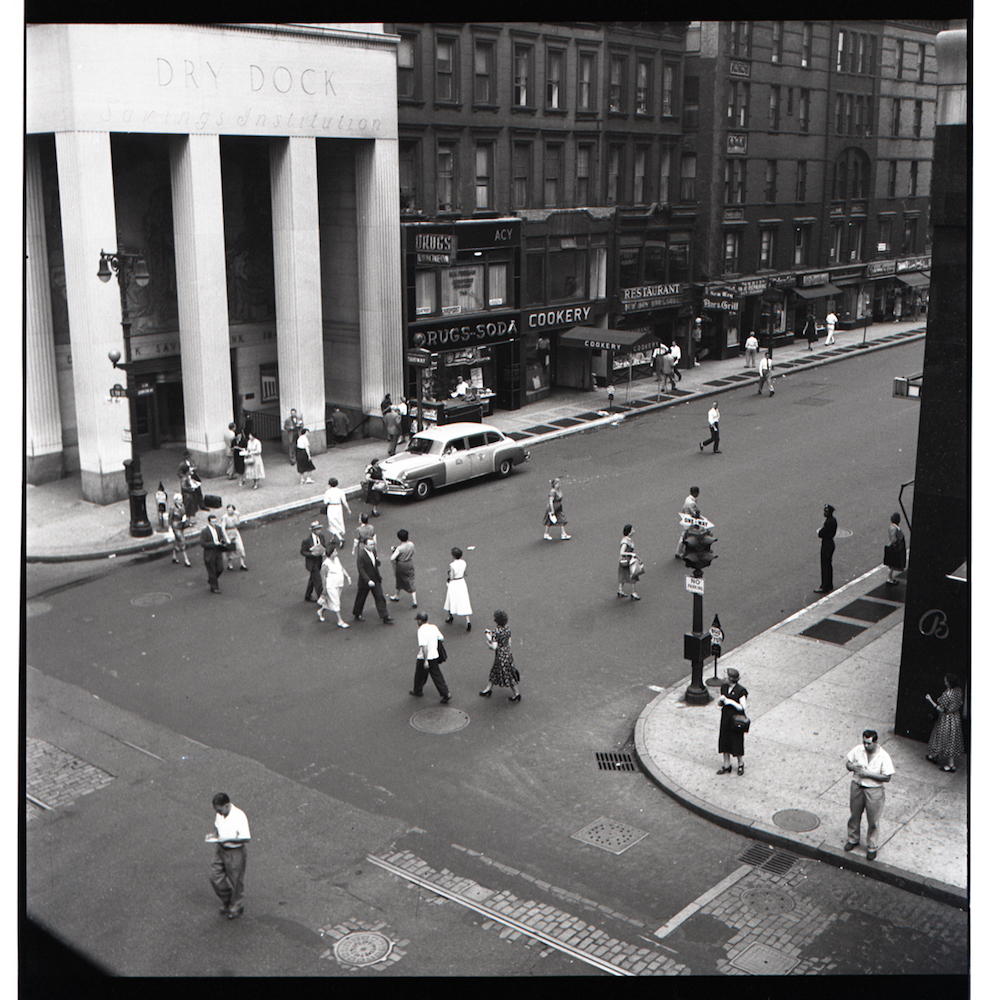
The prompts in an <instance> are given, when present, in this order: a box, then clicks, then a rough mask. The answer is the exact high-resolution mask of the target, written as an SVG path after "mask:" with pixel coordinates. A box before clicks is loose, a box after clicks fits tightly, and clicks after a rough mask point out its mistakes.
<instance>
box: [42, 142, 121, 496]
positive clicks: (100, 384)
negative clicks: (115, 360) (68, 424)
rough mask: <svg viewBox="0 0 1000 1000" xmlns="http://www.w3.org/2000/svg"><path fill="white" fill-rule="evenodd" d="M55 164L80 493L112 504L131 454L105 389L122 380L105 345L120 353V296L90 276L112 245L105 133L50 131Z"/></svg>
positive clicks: (114, 244) (113, 228) (115, 287)
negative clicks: (78, 452) (64, 273)
mask: <svg viewBox="0 0 1000 1000" xmlns="http://www.w3.org/2000/svg"><path fill="white" fill-rule="evenodd" d="M56 164H57V167H58V173H59V208H60V218H61V219H62V234H63V256H64V262H65V267H66V303H67V306H68V310H69V335H70V349H71V352H72V364H73V398H74V404H75V407H76V422H77V431H78V435H79V445H80V485H81V488H82V492H83V496H84V499H86V500H90V501H93V502H95V503H102V504H106V503H113V502H115V501H116V500H122V499H124V498H125V497H126V496H127V495H128V486H127V484H126V482H125V467H124V465H123V463H124V461H125V460H126V459H128V458H131V457H132V446H131V445H130V444H129V442H128V441H127V440H125V438H126V436H127V435H125V434H124V433H123V432H124V431H126V430H127V429H129V428H130V418H129V406H128V401H127V400H125V399H122V400H120V401H117V402H112V401H111V397H110V393H109V390H110V388H111V386H113V385H115V384H116V383H120V384H121V385H125V382H126V380H125V373H124V372H123V371H120V370H115V369H112V367H111V362H110V361H109V360H108V352H109V351H112V350H115V351H118V352H120V353H121V355H122V357H124V356H125V344H124V341H123V338H122V325H121V324H122V311H121V296H120V292H119V288H118V282H117V281H116V280H115V278H112V279H111V280H110V281H109V282H107V283H104V282H101V281H99V280H98V278H97V267H98V264H99V263H100V254H101V251H102V250H104V251H106V252H107V253H113V252H114V251H116V250H117V249H118V235H117V228H116V224H115V192H114V183H113V179H112V170H111V136H110V135H109V133H107V132H57V133H56ZM123 249H125V248H123Z"/></svg>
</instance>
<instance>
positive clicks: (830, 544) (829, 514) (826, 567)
mask: <svg viewBox="0 0 1000 1000" xmlns="http://www.w3.org/2000/svg"><path fill="white" fill-rule="evenodd" d="M833 510H834V508H833V507H831V506H830V504H827V505H826V506H825V507H824V508H823V517H824V521H823V527H822V528H820V529H818V530H817V532H816V534H817V535H818V536H819V539H820V543H819V572H820V577H821V582H820V585H819V586H818V587H817V588H816V589H815V590H814V591H813V593H814V594H829V593H830V591H831V590H833V550H834V549H835V548H836V547H837V545H836V543H835V542H834V538H836V537H837V519H836V518H835V517H834V516H833Z"/></svg>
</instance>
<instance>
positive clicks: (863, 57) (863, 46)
mask: <svg viewBox="0 0 1000 1000" xmlns="http://www.w3.org/2000/svg"><path fill="white" fill-rule="evenodd" d="M868 39H869V36H868V35H864V34H861V35H858V72H859V73H865V74H867V73H868V52H869V46H868Z"/></svg>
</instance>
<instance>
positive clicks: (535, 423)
mask: <svg viewBox="0 0 1000 1000" xmlns="http://www.w3.org/2000/svg"><path fill="white" fill-rule="evenodd" d="M925 330H926V323H925V321H924V320H920V321H910V322H903V323H878V324H874V325H872V326H869V327H868V328H867V331H865V330H861V329H859V330H843V331H840V330H838V331H837V343H836V345H835V346H832V347H824V346H823V344H822V342H821V341H818V342H817V343H816V344H815V346H814V349H813V350H812V351H809V350H808V349H807V344H806V342H805V341H796V342H795V343H794V344H790V345H788V346H787V347H779V348H776V349H775V351H774V373H775V381H776V385H777V388H778V391H779V392H780V391H781V377H782V376H783V375H788V374H791V373H792V372H794V371H795V370H799V369H809V368H812V367H815V366H817V365H823V364H829V363H831V362H834V361H838V360H840V359H841V358H844V357H850V356H852V355H855V354H858V353H861V352H862V351H863V350H865V349H869V350H879V349H882V348H886V347H891V346H893V345H896V344H899V343H902V342H905V341H907V340H915V339H920V338H922V337H923V335H924V332H925ZM862 340H864V342H865V345H866V347H865V348H862V346H861V344H862ZM899 374H900V375H908V374H911V373H910V372H900V373H899ZM754 377H755V376H754V374H752V373H751V372H750V371H749V370H748V369H747V368H745V367H744V359H743V356H742V355H740V356H738V357H735V358H728V359H727V360H725V361H703V362H701V364H700V365H698V366H697V367H694V368H690V369H686V370H683V371H682V379H681V381H680V382H678V384H677V389H676V391H669V392H666V393H661V394H660V396H659V398H657V392H656V379H655V378H646V379H638V380H636V381H634V382H633V383H632V385H631V386H627V385H624V384H623V385H618V386H616V393H615V397H616V400H615V405H614V406H613V407H611V408H610V409H609V408H608V406H607V395H606V393H605V392H604V390H603V389H601V390H598V391H597V392H585V391H581V390H574V389H561V388H558V387H557V388H555V389H553V392H552V395H551V396H549V397H548V398H547V399H544V400H541V401H540V402H538V403H535V404H532V405H531V406H526V407H524V408H522V409H520V410H512V411H503V410H501V411H498V412H496V413H494V415H493V416H492V417H488V418H487V423H489V424H491V425H492V426H494V427H497V428H498V429H500V430H502V431H503V432H504V433H506V434H509V435H511V436H512V437H514V438H517V439H518V440H521V441H523V443H524V444H525V446H526V447H528V448H530V447H532V446H533V445H535V444H539V443H541V442H543V441H548V440H552V439H554V438H558V437H564V436H566V435H568V434H575V433H579V432H580V431H584V430H589V429H592V428H594V427H597V426H601V425H602V424H610V423H614V422H616V421H619V420H622V419H627V418H628V417H631V416H636V415H638V414H641V413H648V412H649V411H650V410H654V409H657V408H660V407H666V406H677V405H681V404H683V403H687V402H691V401H692V400H695V399H699V398H702V397H705V396H717V395H719V394H720V393H724V392H726V391H727V390H729V389H734V388H737V387H739V386H740V385H746V384H747V383H748V382H749V381H751V380H752V379H753V378H754ZM888 389H889V387H887V391H888ZM183 450H184V446H183V445H181V444H176V445H168V446H164V447H163V448H161V449H159V450H157V451H151V452H147V453H145V454H144V455H143V456H142V478H143V483H144V484H145V488H146V492H147V494H148V496H147V500H146V510H147V513H148V515H149V519H150V523H151V524H152V525H153V527H154V529H155V528H156V526H157V525H156V521H157V517H156V500H155V493H156V489H157V486H158V484H159V483H160V482H162V483H163V485H164V487H165V489H166V491H167V494H168V497H172V496H173V494H174V493H175V492H176V491H177V466H178V465H179V464H180V461H181V454H182V452H183ZM385 452H386V445H385V442H384V441H381V440H379V439H377V438H367V439H365V440H363V441H351V442H348V443H347V444H346V445H338V446H337V447H335V448H331V449H330V450H329V451H327V452H325V453H324V454H321V455H317V456H315V463H316V471H315V472H314V473H313V478H314V479H315V480H316V483H315V485H313V486H308V485H307V486H303V485H300V484H299V477H298V473H297V472H296V471H295V469H294V467H293V466H292V465H291V464H290V463H289V461H288V456H287V454H286V453H285V452H284V451H283V450H282V448H281V447H280V446H279V444H278V443H277V442H265V443H264V467H265V471H266V478H265V479H264V480H263V484H262V485H261V487H260V488H259V489H257V490H253V489H251V488H250V487H249V486H245V487H243V488H242V489H241V488H240V487H239V486H238V485H237V483H236V481H235V480H232V481H230V480H227V479H226V478H225V476H222V477H219V478H215V479H206V480H205V482H204V484H203V491H204V492H205V493H216V494H219V495H220V496H221V497H222V502H223V505H225V504H227V503H235V504H236V507H237V509H238V510H239V512H240V514H241V515H242V517H243V519H244V520H257V519H263V520H266V519H268V518H272V517H281V516H284V515H287V514H290V513H294V512H296V511H305V510H309V509H310V508H314V509H315V511H316V512H317V514H318V513H319V505H320V500H321V498H322V496H323V493H324V491H325V490H326V482H327V480H328V479H329V478H330V477H331V476H336V477H337V478H338V479H339V480H340V484H341V486H343V487H345V488H346V489H347V491H348V496H349V497H350V498H351V499H354V498H355V497H357V496H358V492H359V489H358V485H357V484H359V483H360V482H361V479H362V477H363V475H364V472H365V469H367V467H368V464H369V462H370V461H371V459H372V457H373V456H376V455H378V456H381V455H384V454H385ZM352 484H353V485H352ZM24 503H25V514H26V536H25V551H26V553H27V556H26V559H27V562H71V561H75V560H81V559H106V558H108V557H111V556H127V555H133V554H139V553H142V552H150V551H156V550H158V549H165V548H167V546H168V541H167V535H166V533H165V532H160V531H156V530H154V533H153V536H152V537H151V538H132V537H131V536H130V535H129V530H128V525H129V504H128V500H121V501H119V502H118V503H113V504H108V505H107V506H101V505H100V504H95V503H90V502H88V501H86V500H83V499H82V498H81V491H80V476H79V473H77V474H75V475H72V476H68V477H67V478H65V479H60V480H56V481H55V482H51V483H45V484H43V485H41V486H32V485H30V484H29V485H27V486H25V493H24ZM199 521H200V523H199V525H198V527H197V528H195V529H192V530H191V531H189V532H188V536H189V537H190V538H192V539H194V538H195V537H196V536H197V533H198V531H199V530H200V529H201V527H203V526H204V516H203V517H202V518H200V519H199Z"/></svg>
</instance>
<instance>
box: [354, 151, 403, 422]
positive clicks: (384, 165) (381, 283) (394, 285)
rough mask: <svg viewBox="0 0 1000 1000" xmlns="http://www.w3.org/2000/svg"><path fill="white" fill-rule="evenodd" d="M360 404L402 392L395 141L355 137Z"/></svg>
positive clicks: (373, 410)
mask: <svg viewBox="0 0 1000 1000" xmlns="http://www.w3.org/2000/svg"><path fill="white" fill-rule="evenodd" d="M357 147H358V149H357V153H356V155H355V170H356V174H357V190H358V273H359V285H360V289H359V296H358V297H359V300H360V301H359V306H360V310H359V311H360V319H361V408H362V410H363V411H364V412H365V413H366V414H377V415H381V412H382V410H381V406H380V404H381V402H382V397H383V396H384V395H385V394H386V393H387V392H388V393H390V394H391V395H392V398H393V401H394V402H395V401H396V399H398V398H399V397H401V396H402V395H403V393H404V390H405V386H404V382H403V303H402V294H403V293H402V286H401V280H402V279H401V277H400V266H401V265H400V243H399V144H398V143H397V142H396V140H395V139H391V140H389V139H386V140H371V141H361V142H358V143H357Z"/></svg>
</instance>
